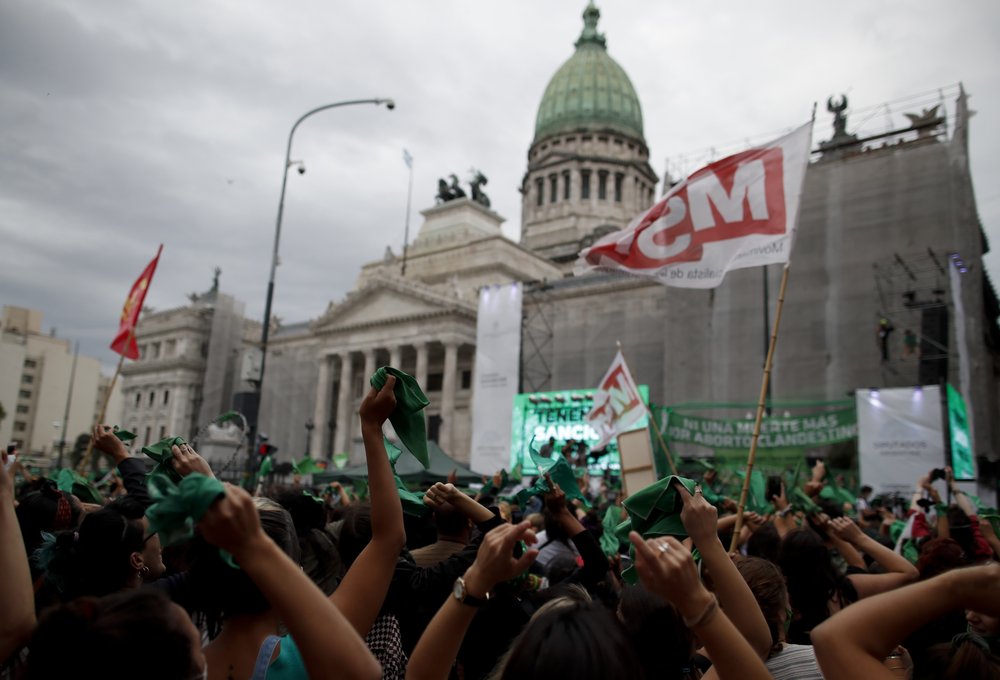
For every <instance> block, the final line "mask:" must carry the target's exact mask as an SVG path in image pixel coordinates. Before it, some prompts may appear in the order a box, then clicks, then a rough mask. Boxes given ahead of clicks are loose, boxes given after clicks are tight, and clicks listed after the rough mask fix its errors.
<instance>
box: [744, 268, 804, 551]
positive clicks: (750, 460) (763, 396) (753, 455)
mask: <svg viewBox="0 0 1000 680" xmlns="http://www.w3.org/2000/svg"><path fill="white" fill-rule="evenodd" d="M790 264H791V262H790V261H789V262H786V263H785V268H784V269H783V270H782V272H781V287H780V288H779V289H778V305H777V308H776V309H775V311H774V325H773V326H772V327H771V342H770V344H769V345H768V347H767V359H765V361H764V378H763V380H761V383H760V398H759V399H758V400H757V416H756V417H755V418H754V422H753V435H752V436H751V438H750V455H749V456H747V467H746V476H745V477H744V478H743V488H742V489H741V490H740V502H739V505H738V506H737V508H736V526H735V527H734V528H733V540H732V541H731V542H730V544H729V552H735V551H736V548H737V547H738V546H739V541H740V531H741V530H742V529H743V509H744V508H745V507H746V504H747V493H748V492H749V491H750V476H751V475H752V474H753V464H754V461H755V460H756V459H757V439H758V438H759V437H760V426H761V422H762V421H763V418H764V407H765V404H766V400H767V386H768V385H769V384H770V382H771V364H772V361H773V359H774V347H775V345H777V344H778V327H779V326H780V325H781V308H782V307H783V306H784V304H785V289H786V288H787V287H788V270H789V265H790Z"/></svg>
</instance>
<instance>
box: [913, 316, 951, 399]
mask: <svg viewBox="0 0 1000 680" xmlns="http://www.w3.org/2000/svg"><path fill="white" fill-rule="evenodd" d="M947 378H948V308H947V307H945V306H944V305H941V306H940V307H928V308H927V309H924V310H923V311H921V313H920V369H919V373H918V381H919V384H921V385H940V384H941V382H942V381H944V380H946V379H947Z"/></svg>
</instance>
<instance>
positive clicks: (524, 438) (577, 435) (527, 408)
mask: <svg viewBox="0 0 1000 680" xmlns="http://www.w3.org/2000/svg"><path fill="white" fill-rule="evenodd" d="M638 387H639V395H640V396H641V397H642V401H643V403H646V404H648V403H649V385H639V386H638ZM593 401H594V390H560V391H557V392H530V393H525V394H518V395H516V396H515V397H514V421H513V424H512V427H511V452H510V466H511V468H512V469H513V468H515V467H517V466H518V465H521V471H522V473H523V474H526V475H531V474H535V473H536V472H538V470H537V469H536V468H535V464H534V463H533V462H532V460H531V456H530V455H529V454H528V447H529V446H531V447H533V448H534V449H535V450H538V449H541V447H542V445H543V444H545V443H546V442H548V440H549V437H555V439H556V447H557V449H556V451H557V452H558V450H559V448H561V447H562V445H563V444H564V443H565V442H566V441H567V440H568V439H574V440H576V441H580V440H583V441H584V442H586V443H587V445H588V446H593V445H594V444H596V443H597V441H598V440H599V439H600V437H599V436H598V434H597V431H596V430H594V428H592V427H591V426H590V425H588V424H587V421H586V420H585V416H586V415H587V412H588V411H590V409H591V407H592V406H593ZM648 420H649V419H648V418H647V417H646V416H643V417H642V418H641V419H639V421H638V422H637V423H636V424H635V425H634V426H633V427H631V428H629V429H639V428H642V427H646V424H647V421H648ZM532 438H534V443H532ZM606 451H607V452H606V453H605V455H604V456H602V457H601V458H599V459H598V460H597V461H596V463H595V464H594V467H595V468H602V469H612V470H617V469H619V468H620V466H621V461H620V459H619V457H618V443H617V442H616V441H615V440H612V441H611V443H610V444H608V447H607V449H606Z"/></svg>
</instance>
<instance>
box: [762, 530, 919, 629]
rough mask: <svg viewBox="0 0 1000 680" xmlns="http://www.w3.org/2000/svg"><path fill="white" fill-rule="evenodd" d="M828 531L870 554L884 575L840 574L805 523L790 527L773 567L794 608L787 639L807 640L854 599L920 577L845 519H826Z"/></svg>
mask: <svg viewBox="0 0 1000 680" xmlns="http://www.w3.org/2000/svg"><path fill="white" fill-rule="evenodd" d="M828 531H830V532H831V533H833V534H834V535H836V536H837V537H838V538H839V539H840V540H842V541H844V542H846V543H848V544H850V545H851V546H853V547H854V548H855V549H856V550H858V551H860V552H864V553H866V554H868V555H869V556H870V557H872V558H874V559H875V561H876V562H878V563H879V564H880V565H881V566H882V567H883V568H885V569H886V572H887V573H884V574H868V573H860V574H849V575H847V576H844V575H841V574H840V573H839V572H838V571H837V570H836V568H835V567H834V565H833V561H832V560H831V558H830V553H829V551H828V550H827V547H826V545H825V544H824V543H823V541H822V539H821V538H820V537H819V535H818V534H817V533H816V532H815V531H813V530H812V529H810V528H808V527H802V528H799V529H793V530H792V531H789V532H788V533H787V534H786V535H785V537H784V538H783V539H782V541H781V549H780V550H779V553H778V566H779V567H781V571H782V573H784V575H785V580H786V582H787V584H788V594H789V597H790V598H791V607H792V611H793V615H792V622H791V624H790V625H789V629H788V636H787V639H788V641H789V642H792V643H795V644H801V645H808V644H811V642H810V638H809V633H810V631H812V629H813V628H815V627H816V626H818V625H819V624H820V623H822V622H823V621H825V620H826V619H827V618H829V617H830V616H831V615H832V614H835V613H836V612H838V611H840V610H841V609H843V608H844V607H846V606H847V605H849V604H851V603H852V602H856V601H857V600H859V599H861V598H864V597H869V596H871V595H875V594H878V593H882V592H885V591H887V590H892V589H893V588H898V587H900V586H902V585H906V584H907V583H910V582H911V581H914V580H916V579H917V577H918V576H919V572H917V569H916V567H914V566H913V565H912V564H910V563H909V562H908V561H907V560H906V558H905V557H903V556H902V555H899V554H897V553H895V552H893V551H892V550H890V549H889V548H887V547H885V546H884V545H882V544H881V543H879V542H877V541H876V540H874V539H873V538H871V537H870V536H868V535H866V534H865V533H863V532H862V531H861V529H860V528H858V526H857V525H856V524H855V523H854V522H853V521H852V520H850V519H847V518H846V517H838V518H836V519H833V520H830V523H829V525H828Z"/></svg>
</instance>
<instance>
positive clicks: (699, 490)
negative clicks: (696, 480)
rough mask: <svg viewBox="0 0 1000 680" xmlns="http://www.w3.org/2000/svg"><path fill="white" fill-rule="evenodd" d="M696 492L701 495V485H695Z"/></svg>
mask: <svg viewBox="0 0 1000 680" xmlns="http://www.w3.org/2000/svg"><path fill="white" fill-rule="evenodd" d="M694 492H695V493H701V484H695V485H694Z"/></svg>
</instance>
